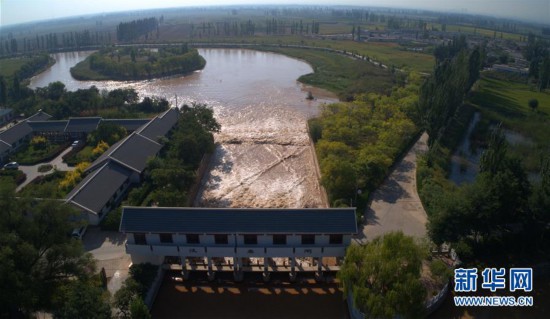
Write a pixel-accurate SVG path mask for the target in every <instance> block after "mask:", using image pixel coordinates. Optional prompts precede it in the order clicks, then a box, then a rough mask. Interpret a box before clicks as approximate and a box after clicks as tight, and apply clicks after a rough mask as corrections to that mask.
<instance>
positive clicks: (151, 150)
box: [65, 109, 179, 225]
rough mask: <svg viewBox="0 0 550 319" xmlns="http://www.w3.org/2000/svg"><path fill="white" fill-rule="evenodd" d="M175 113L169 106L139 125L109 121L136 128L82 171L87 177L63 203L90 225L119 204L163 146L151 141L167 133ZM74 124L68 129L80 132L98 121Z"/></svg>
mask: <svg viewBox="0 0 550 319" xmlns="http://www.w3.org/2000/svg"><path fill="white" fill-rule="evenodd" d="M178 116H179V111H178V110H177V109H170V110H168V111H166V112H164V113H162V114H161V115H159V116H157V117H155V118H153V119H152V120H150V121H148V122H147V123H146V124H145V125H139V126H138V124H139V123H138V122H135V121H132V120H111V121H110V122H111V123H115V124H119V125H122V124H126V125H129V127H132V125H133V128H136V127H137V128H138V129H137V130H136V131H134V132H133V133H132V134H130V135H128V136H127V137H125V138H124V139H122V140H120V141H119V142H117V143H115V144H113V145H112V146H111V147H110V148H109V149H108V150H107V151H105V153H103V154H102V155H101V156H100V157H99V158H98V159H96V160H95V161H94V162H93V163H92V164H91V165H90V166H89V167H88V168H87V169H86V170H85V173H86V174H87V176H86V177H85V178H84V179H83V180H82V181H81V182H80V183H79V184H78V185H76V187H75V188H74V189H73V190H72V191H71V192H70V193H69V194H68V195H67V196H66V197H65V201H66V203H68V204H71V205H73V206H74V207H77V208H78V209H80V210H81V211H82V213H83V215H85V216H88V217H87V219H88V222H89V223H90V224H91V225H97V224H99V223H100V222H101V220H102V219H103V218H104V217H105V216H106V214H107V213H108V212H109V211H111V210H112V209H114V208H116V207H117V206H118V205H119V203H120V201H121V200H122V198H123V197H124V195H125V194H126V193H127V192H128V190H129V188H130V186H131V185H132V184H138V183H140V182H141V176H142V174H143V171H144V170H145V168H146V166H147V161H148V160H149V159H151V158H154V157H156V156H157V154H158V152H159V151H160V150H161V149H162V147H163V145H162V144H160V143H159V142H157V141H155V140H158V138H159V137H161V136H163V137H166V136H167V135H168V133H169V132H170V130H172V128H173V127H174V125H175V124H176V123H177V121H178ZM69 121H71V120H69ZM97 123H99V122H97ZM69 124H70V123H67V127H69ZM73 124H75V122H73ZM75 125H76V126H73V128H71V130H74V127H78V128H79V129H80V130H82V131H83V130H89V129H91V128H92V127H93V126H94V125H95V126H96V127H97V125H98V124H96V119H93V120H91V119H90V120H89V121H88V120H86V121H84V122H80V123H78V124H75ZM151 137H154V138H155V140H152V139H151Z"/></svg>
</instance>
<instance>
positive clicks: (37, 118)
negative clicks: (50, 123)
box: [27, 111, 52, 121]
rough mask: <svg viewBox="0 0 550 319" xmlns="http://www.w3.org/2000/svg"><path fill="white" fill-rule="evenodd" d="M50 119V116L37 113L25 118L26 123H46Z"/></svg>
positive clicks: (40, 112)
mask: <svg viewBox="0 0 550 319" xmlns="http://www.w3.org/2000/svg"><path fill="white" fill-rule="evenodd" d="M51 118H52V116H51V115H50V114H48V113H45V112H42V111H38V112H37V113H36V114H34V115H31V116H30V117H29V118H27V121H47V120H49V119H51Z"/></svg>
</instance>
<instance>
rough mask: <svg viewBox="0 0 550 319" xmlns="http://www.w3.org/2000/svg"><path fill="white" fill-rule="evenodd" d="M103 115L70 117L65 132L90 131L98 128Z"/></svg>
mask: <svg viewBox="0 0 550 319" xmlns="http://www.w3.org/2000/svg"><path fill="white" fill-rule="evenodd" d="M99 122H101V117H74V118H69V122H68V123H67V127H65V132H84V133H89V132H91V131H93V130H95V129H96V128H97V126H98V125H99Z"/></svg>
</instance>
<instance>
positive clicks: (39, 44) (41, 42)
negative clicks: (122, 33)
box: [0, 30, 111, 55]
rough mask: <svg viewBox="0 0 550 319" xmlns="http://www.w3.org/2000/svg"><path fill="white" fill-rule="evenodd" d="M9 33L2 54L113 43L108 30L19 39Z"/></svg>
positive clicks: (0, 45) (0, 44)
mask: <svg viewBox="0 0 550 319" xmlns="http://www.w3.org/2000/svg"><path fill="white" fill-rule="evenodd" d="M10 35H11V34H8V40H5V41H2V43H0V55H14V54H18V53H29V52H37V51H49V50H57V49H71V48H75V49H78V48H80V47H85V46H94V45H104V44H109V43H111V32H108V31H95V32H93V31H90V30H83V31H76V32H73V31H71V32H64V33H48V34H43V35H36V36H34V37H33V36H30V37H23V38H19V39H15V38H13V36H10Z"/></svg>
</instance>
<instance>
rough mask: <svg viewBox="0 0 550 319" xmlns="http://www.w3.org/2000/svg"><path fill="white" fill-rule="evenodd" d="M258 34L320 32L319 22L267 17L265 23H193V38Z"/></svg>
mask: <svg viewBox="0 0 550 319" xmlns="http://www.w3.org/2000/svg"><path fill="white" fill-rule="evenodd" d="M257 34H266V35H287V34H319V22H316V21H315V20H312V21H311V22H304V21H303V20H296V21H287V20H278V19H275V18H272V19H267V20H266V21H265V23H257V22H253V21H252V20H247V21H246V22H240V23H238V22H227V21H224V22H203V23H202V24H198V25H196V24H191V28H190V34H189V36H190V37H191V38H195V37H198V38H202V37H211V36H224V37H230V36H253V35H257Z"/></svg>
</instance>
